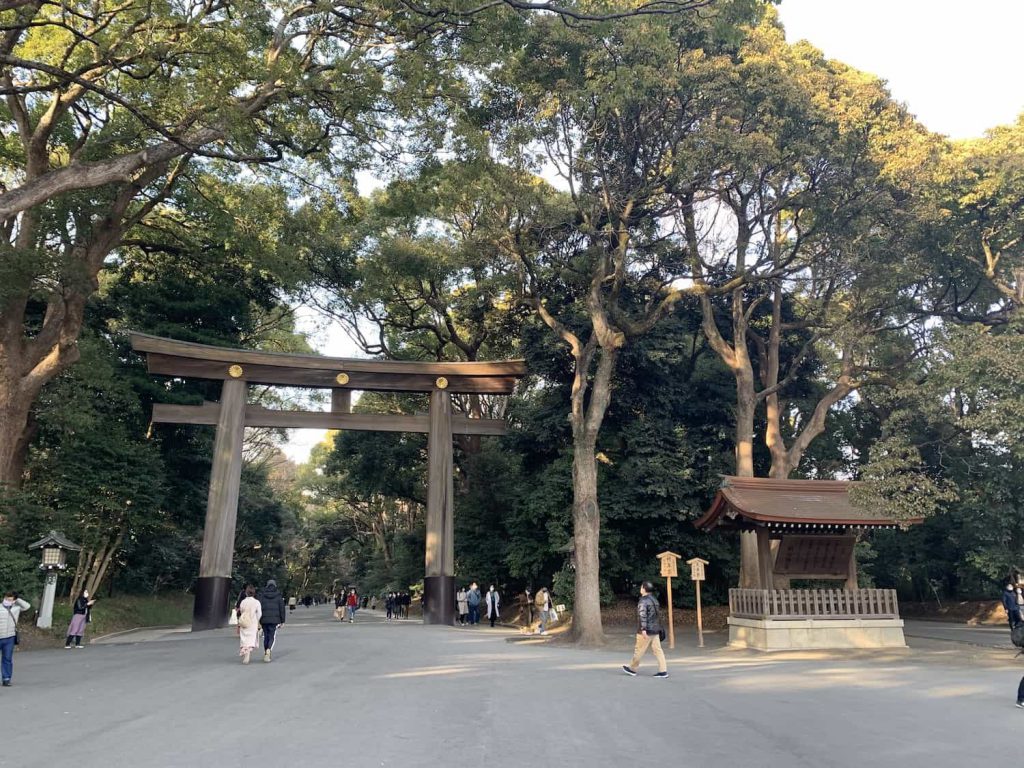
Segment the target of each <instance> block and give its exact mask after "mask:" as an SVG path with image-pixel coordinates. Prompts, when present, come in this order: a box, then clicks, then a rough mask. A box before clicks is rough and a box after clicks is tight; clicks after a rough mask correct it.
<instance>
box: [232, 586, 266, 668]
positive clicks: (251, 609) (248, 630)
mask: <svg viewBox="0 0 1024 768" xmlns="http://www.w3.org/2000/svg"><path fill="white" fill-rule="evenodd" d="M255 595H256V590H255V589H253V588H252V587H251V586H250V587H246V589H245V599H244V600H242V604H241V606H240V609H239V612H238V655H239V656H241V657H242V663H243V664H248V663H249V656H250V654H252V649H253V648H255V647H256V642H257V637H256V635H257V633H258V632H259V629H260V619H261V617H262V616H263V609H262V607H261V606H260V601H259V600H257V599H256V597H255Z"/></svg>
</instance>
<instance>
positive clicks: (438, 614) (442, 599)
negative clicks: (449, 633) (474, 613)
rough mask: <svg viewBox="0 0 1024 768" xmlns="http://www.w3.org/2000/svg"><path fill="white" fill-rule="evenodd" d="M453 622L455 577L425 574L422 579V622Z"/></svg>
mask: <svg viewBox="0 0 1024 768" xmlns="http://www.w3.org/2000/svg"><path fill="white" fill-rule="evenodd" d="M454 622H455V577H454V576H426V577H424V579H423V623H424V624H452V623H454Z"/></svg>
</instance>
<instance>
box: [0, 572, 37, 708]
mask: <svg viewBox="0 0 1024 768" xmlns="http://www.w3.org/2000/svg"><path fill="white" fill-rule="evenodd" d="M31 607H32V606H31V605H29V604H28V603H27V602H26V601H24V600H22V599H21V597H20V596H18V595H17V594H15V593H14V592H12V591H11V590H8V591H7V592H4V600H3V610H0V678H3V685H4V688H7V687H9V686H10V684H11V678H12V677H14V646H15V645H17V644H18V617H19V616H21V612H22V611H27V610H28V609H29V608H31Z"/></svg>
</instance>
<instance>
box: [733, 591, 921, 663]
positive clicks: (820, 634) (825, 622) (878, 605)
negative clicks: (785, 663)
mask: <svg viewBox="0 0 1024 768" xmlns="http://www.w3.org/2000/svg"><path fill="white" fill-rule="evenodd" d="M729 614H730V615H729V619H728V623H729V645H730V646H731V647H734V648H751V649H754V650H758V651H807V650H841V649H850V648H905V647H906V645H907V643H906V640H905V638H904V637H903V620H902V619H901V618H900V617H899V606H898V603H897V600H896V591H895V590H892V589H730V590H729Z"/></svg>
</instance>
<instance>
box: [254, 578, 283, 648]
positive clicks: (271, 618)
mask: <svg viewBox="0 0 1024 768" xmlns="http://www.w3.org/2000/svg"><path fill="white" fill-rule="evenodd" d="M258 598H259V601H260V608H262V609H263V615H262V616H261V617H260V624H261V625H262V626H263V661H265V662H266V663H268V664H269V663H270V652H271V651H272V650H274V640H275V639H276V635H277V628H278V627H279V626H281V625H282V624H284V622H285V619H286V618H287V614H288V612H287V610H286V609H285V605H284V595H282V594H281V591H280V590H279V589H278V588H277V582H276V581H274V580H273V579H270V580H269V581H267V586H265V587H264V588H263V589H261V590H260V593H259V596H258Z"/></svg>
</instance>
